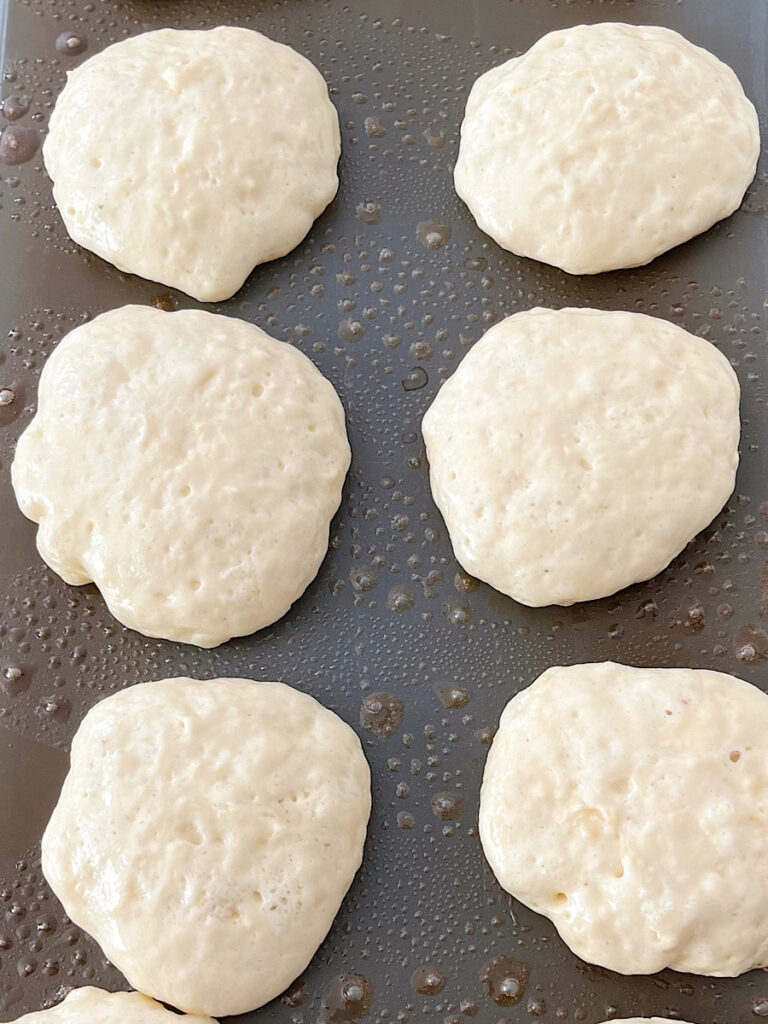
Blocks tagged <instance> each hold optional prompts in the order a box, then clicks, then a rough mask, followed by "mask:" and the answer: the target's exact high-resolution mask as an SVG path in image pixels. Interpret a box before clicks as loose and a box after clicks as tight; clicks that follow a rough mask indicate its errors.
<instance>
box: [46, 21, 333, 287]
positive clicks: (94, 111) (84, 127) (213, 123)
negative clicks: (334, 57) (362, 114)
mask: <svg viewBox="0 0 768 1024" xmlns="http://www.w3.org/2000/svg"><path fill="white" fill-rule="evenodd" d="M340 147H341V143H340V136H339V121H338V116H337V114H336V110H335V108H334V106H333V104H332V103H331V101H330V100H329V98H328V89H327V87H326V84H325V81H324V79H323V77H322V75H321V74H320V72H319V71H318V70H317V68H315V67H314V65H312V64H311V63H310V62H309V61H308V60H307V59H306V58H305V57H302V56H301V54H299V53H297V52H296V51H295V50H293V49H291V48H290V47H289V46H284V45H282V44H281V43H276V42H274V41H273V40H271V39H267V37H266V36H263V35H261V34H260V33H259V32H253V31H251V30H249V29H245V28H231V27H226V26H225V27H220V28H215V29H212V30H210V31H177V30H174V29H161V30H159V31H157V32H147V33H144V34H143V35H138V36H134V37H133V38H131V39H125V40H123V41H122V42H119V43H115V44H114V45H112V46H109V47H107V49H106V50H103V51H102V52H101V53H98V54H96V55H95V56H93V57H91V58H90V59H89V60H87V61H86V62H85V63H84V64H82V65H81V66H80V67H79V68H77V69H76V70H74V71H71V72H70V73H69V75H68V78H67V84H66V86H65V87H64V91H63V92H62V93H61V95H60V96H59V98H58V100H57V102H56V107H55V109H54V111H53V114H52V115H51V120H50V131H49V134H48V137H47V139H46V141H45V145H44V147H43V156H44V159H45V166H46V169H47V171H48V173H49V174H50V176H51V178H52V179H53V194H54V198H55V200H56V204H57V206H58V208H59V211H60V213H61V215H62V217H63V219H64V223H65V225H66V227H67V231H68V232H69V234H70V235H71V236H72V238H73V239H74V240H75V241H76V242H78V243H79V244H80V245H83V246H85V248H86V249H91V250H92V251H93V252H95V253H97V254H98V255H99V256H101V257H103V258H104V259H106V260H109V261H110V263H114V264H115V266H117V267H119V269H120V270H125V271H128V272H129V273H132V274H141V275H142V276H143V277H148V278H150V279H151V280H153V281H161V282H163V284H167V285H171V286H173V287H174V288H180V289H181V290H182V291H185V292H188V293H189V294H190V295H193V296H194V297H195V298H196V299H200V300H201V301H203V302H214V301H218V300H220V299H226V298H229V296H230V295H233V294H234V293H235V292H236V291H237V290H238V288H239V287H240V286H241V285H242V283H243V282H244V281H245V279H246V277H247V276H248V274H249V273H250V272H251V270H252V269H253V267H254V266H255V265H256V264H257V263H264V262H265V261H267V260H272V259H275V258H277V257H278V256H283V255H285V253H287V252H290V250H291V249H293V248H294V247H295V246H296V245H298V244H299V242H300V241H301V240H302V238H304V236H305V235H306V233H307V232H308V231H309V229H310V227H311V225H312V222H313V221H314V219H315V218H316V217H317V216H318V215H319V214H320V213H321V212H322V211H323V210H324V209H325V207H326V206H327V205H328V203H329V202H330V201H331V199H333V197H334V195H335V194H336V189H337V187H338V178H337V176H336V165H337V163H338V160H339V153H340Z"/></svg>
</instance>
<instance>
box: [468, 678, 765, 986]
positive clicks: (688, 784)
mask: <svg viewBox="0 0 768 1024" xmlns="http://www.w3.org/2000/svg"><path fill="white" fill-rule="evenodd" d="M767 825H768V696H766V695H765V694H764V693H763V692H762V691H761V690H758V689H757V688H756V687H754V686H751V685H750V684H749V683H745V682H743V681H742V680H741V679H736V678H734V677H733V676H729V675H724V674H723V673H720V672H709V671H705V670H696V669H680V668H675V669H649V668H628V667H626V666H624V665H615V664H612V663H610V662H608V663H605V664H596V665H572V666H570V667H568V668H551V669H549V670H548V671H546V672H545V673H544V674H543V675H541V676H540V677H539V678H538V679H537V680H536V682H535V683H533V685H532V686H530V687H528V689H526V690H523V691H522V693H520V694H518V695H517V696H516V697H514V698H513V699H512V700H511V701H510V702H509V704H508V705H507V706H506V708H505V709H504V713H503V714H502V716H501V722H500V725H499V731H498V733H497V734H496V737H495V739H494V741H493V745H492V747H491V750H490V753H489V755H488V761H487V763H486V766H485V775H484V777H483V785H482V790H481V794H480V838H481V840H482V844H483V849H484V851H485V855H486V857H487V858H488V861H489V863H490V865H491V867H492V868H493V872H494V874H495V875H496V877H497V879H498V880H499V882H500V884H501V885H502V887H503V888H504V889H506V890H507V892H509V893H511V894H512V895H513V896H515V897H516V898H517V899H519V900H520V901H521V902H522V903H524V904H526V905H527V906H529V907H530V908H531V909H532V910H535V911H537V912H538V913H540V914H545V915H546V916H547V917H549V918H550V919H551V920H552V921H553V922H554V924H555V927H556V928H557V930H558V932H559V933H560V935H561V936H562V938H563V939H564V941H565V942H566V943H567V944H568V945H569V946H570V948H571V949H572V950H573V952H574V953H575V954H576V955H577V956H579V957H581V958H582V959H583V960H586V961H588V962H589V963H593V964H599V965H601V966H602V967H607V968H608V969H610V970H612V971H618V972H619V973H621V974H653V973H655V972H656V971H660V970H662V969H663V968H665V967H670V968H672V969H674V970H677V971H686V972H690V973H692V974H707V975H716V976H723V977H734V976H735V975H737V974H741V973H743V972H744V971H748V970H750V969H751V968H753V967H763V966H766V965H768V870H767V869H768V827H767Z"/></svg>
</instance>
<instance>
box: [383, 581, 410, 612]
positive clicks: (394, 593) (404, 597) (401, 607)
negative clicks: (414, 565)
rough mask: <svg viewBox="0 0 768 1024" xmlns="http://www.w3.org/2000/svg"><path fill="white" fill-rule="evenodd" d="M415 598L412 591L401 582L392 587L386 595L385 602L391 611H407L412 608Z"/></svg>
mask: <svg viewBox="0 0 768 1024" xmlns="http://www.w3.org/2000/svg"><path fill="white" fill-rule="evenodd" d="M415 600H416V599H415V598H414V596H413V591H412V590H411V589H410V587H406V586H405V585H404V584H403V583H399V584H398V585H397V586H396V587H392V589H391V590H390V592H389V594H388V596H387V604H388V605H389V607H390V608H391V609H392V611H393V612H407V611H409V610H410V609H411V608H413V605H414V603H415Z"/></svg>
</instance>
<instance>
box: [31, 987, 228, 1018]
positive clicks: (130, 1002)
mask: <svg viewBox="0 0 768 1024" xmlns="http://www.w3.org/2000/svg"><path fill="white" fill-rule="evenodd" d="M15 1024H216V1022H215V1021H213V1020H211V1018H210V1017H196V1016H195V1017H192V1016H185V1017H179V1016H178V1014H176V1013H171V1011H170V1010H166V1008H165V1007H164V1006H160V1004H159V1003H156V1002H154V1000H152V999H148V998H147V996H142V995H140V994H139V993H138V992H105V991H103V990H102V989H100V988H90V987H86V988H76V989H74V990H73V991H72V992H70V993H69V995H68V996H67V997H66V998H65V999H64V1000H62V1002H60V1003H59V1004H58V1005H57V1006H54V1007H52V1008H51V1009H49V1010H39V1011H37V1012H36V1013H28V1014H26V1015H25V1016H23V1017H19V1018H18V1019H17V1020H16V1022H15Z"/></svg>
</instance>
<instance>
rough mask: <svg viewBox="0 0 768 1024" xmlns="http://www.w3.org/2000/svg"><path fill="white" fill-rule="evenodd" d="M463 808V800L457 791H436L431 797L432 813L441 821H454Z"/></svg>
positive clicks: (459, 815)
mask: <svg viewBox="0 0 768 1024" xmlns="http://www.w3.org/2000/svg"><path fill="white" fill-rule="evenodd" d="M463 810H464V800H463V798H462V797H460V796H459V794H458V793H436V794H435V795H434V796H433V797H432V813H433V814H434V816H435V817H436V818H439V819H440V820H441V821H456V820H457V819H458V818H460V817H461V812H462V811H463Z"/></svg>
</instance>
